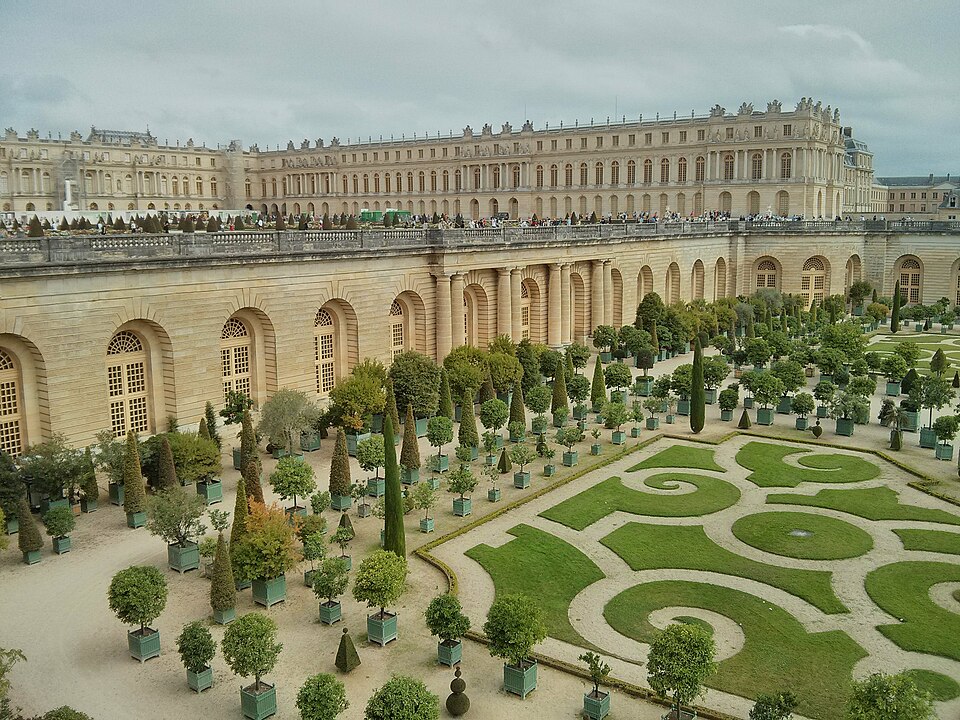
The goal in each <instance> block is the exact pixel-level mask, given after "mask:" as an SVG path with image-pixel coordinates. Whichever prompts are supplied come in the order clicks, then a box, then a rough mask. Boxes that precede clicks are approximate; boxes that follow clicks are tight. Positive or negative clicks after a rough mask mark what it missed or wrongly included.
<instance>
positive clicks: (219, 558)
mask: <svg viewBox="0 0 960 720" xmlns="http://www.w3.org/2000/svg"><path fill="white" fill-rule="evenodd" d="M236 606H237V586H236V582H235V581H234V578H233V567H232V565H231V561H230V546H229V545H228V544H227V541H226V539H225V538H224V537H223V533H220V536H219V537H218V538H217V553H216V555H214V556H213V572H212V577H211V580H210V607H211V608H212V609H213V610H215V611H217V612H224V611H226V610H229V609H231V608H234V607H236Z"/></svg>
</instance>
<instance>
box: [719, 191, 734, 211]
mask: <svg viewBox="0 0 960 720" xmlns="http://www.w3.org/2000/svg"><path fill="white" fill-rule="evenodd" d="M720 211H721V212H725V213H729V212H733V196H732V195H731V194H730V193H728V192H727V191H726V190H724V191H723V192H722V193H720Z"/></svg>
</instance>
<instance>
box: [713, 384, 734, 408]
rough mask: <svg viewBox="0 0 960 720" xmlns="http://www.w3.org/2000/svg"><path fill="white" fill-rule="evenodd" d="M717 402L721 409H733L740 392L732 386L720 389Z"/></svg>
mask: <svg viewBox="0 0 960 720" xmlns="http://www.w3.org/2000/svg"><path fill="white" fill-rule="evenodd" d="M717 404H718V405H719V406H720V409H721V410H735V409H736V408H737V405H739V404H740V392H739V391H738V390H735V389H734V388H732V387H728V388H726V389H724V390H721V391H720V395H719V396H718V397H717Z"/></svg>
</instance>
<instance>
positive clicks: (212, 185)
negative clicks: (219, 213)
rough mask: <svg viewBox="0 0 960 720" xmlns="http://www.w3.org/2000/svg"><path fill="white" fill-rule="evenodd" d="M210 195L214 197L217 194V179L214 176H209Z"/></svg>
mask: <svg viewBox="0 0 960 720" xmlns="http://www.w3.org/2000/svg"><path fill="white" fill-rule="evenodd" d="M210 195H212V196H214V197H216V195H217V179H216V178H215V177H212V178H210Z"/></svg>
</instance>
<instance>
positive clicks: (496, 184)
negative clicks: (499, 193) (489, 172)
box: [493, 165, 500, 190]
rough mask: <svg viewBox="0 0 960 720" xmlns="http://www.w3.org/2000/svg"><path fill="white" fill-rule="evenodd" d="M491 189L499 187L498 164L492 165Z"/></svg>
mask: <svg viewBox="0 0 960 720" xmlns="http://www.w3.org/2000/svg"><path fill="white" fill-rule="evenodd" d="M493 189H494V190H499V189H500V166H499V165H494V166H493Z"/></svg>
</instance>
